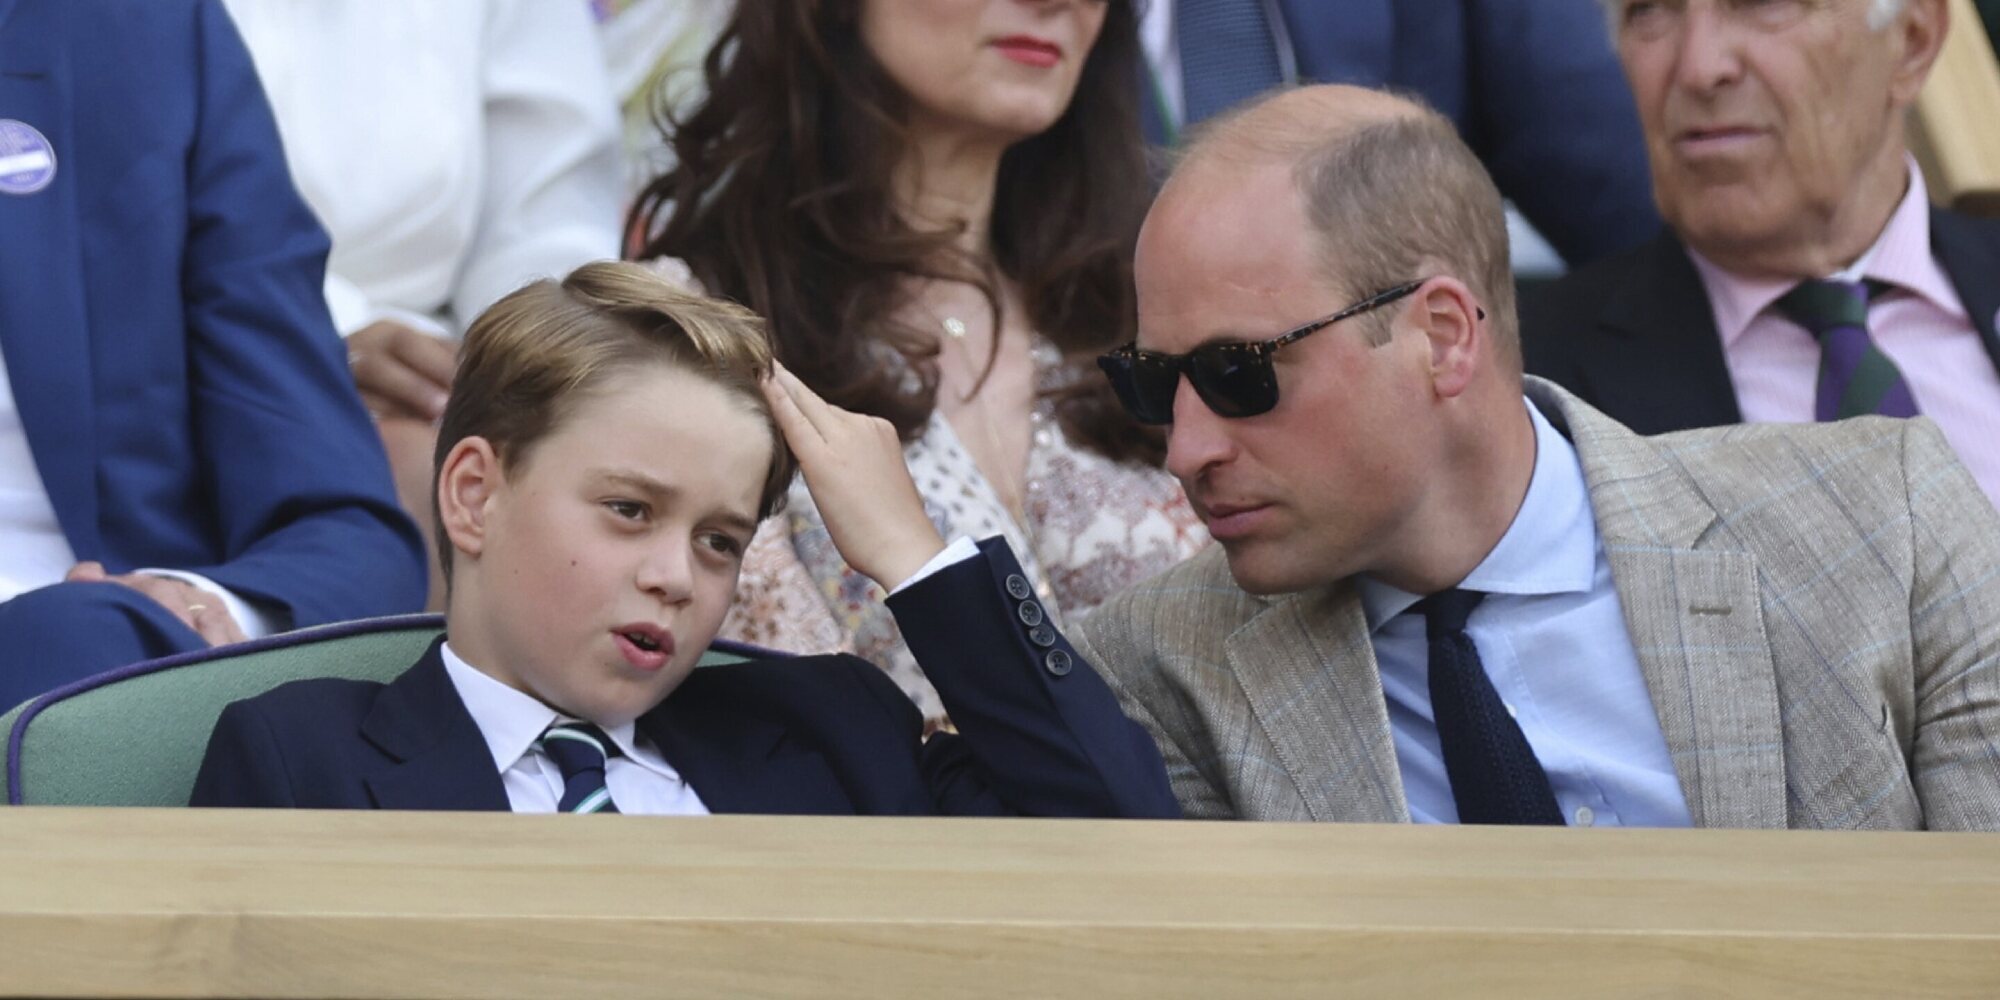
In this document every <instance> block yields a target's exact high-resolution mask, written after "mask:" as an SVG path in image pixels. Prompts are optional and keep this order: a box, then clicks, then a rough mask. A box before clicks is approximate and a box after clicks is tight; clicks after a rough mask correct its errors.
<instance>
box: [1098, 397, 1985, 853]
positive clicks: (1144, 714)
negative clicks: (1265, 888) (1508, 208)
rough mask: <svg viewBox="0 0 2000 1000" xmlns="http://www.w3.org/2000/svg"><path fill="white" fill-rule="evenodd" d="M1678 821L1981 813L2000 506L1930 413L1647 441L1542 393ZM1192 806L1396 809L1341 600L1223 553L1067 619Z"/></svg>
mask: <svg viewBox="0 0 2000 1000" xmlns="http://www.w3.org/2000/svg"><path fill="white" fill-rule="evenodd" d="M1527 393H1528V395H1529V398H1530V399H1531V400H1532V401H1533V402H1534V403H1535V404H1536V405H1537V406H1538V407H1539V408H1540V409H1541V410H1542V412H1543V413H1544V414H1546V415H1547V416H1548V417H1549V419H1550V420H1551V421H1552V422H1553V423H1554V424H1555V425H1556V426H1557V427H1558V428H1559V429H1562V430H1564V432H1565V433H1566V434H1568V436H1569V437H1570V439H1571V440H1572V441H1574V442H1575V443H1576V449H1577V453H1578V455H1579V456H1580V457H1581V459H1582V462H1583V470H1584V476H1585V479H1586V480H1587V481H1588V483H1589V487H1590V499H1591V504H1592V506H1593V507H1594V509H1595V511H1596V516H1597V529H1598V534H1599V537H1600V538H1601V539H1602V540H1603V543H1604V546H1605V550H1606V553H1607V556H1608V558H1609V559H1610V561H1611V570H1612V577H1613V579H1614V581H1615V583H1616V586H1617V588H1618V596H1619V598H1620V600H1621V601H1622V603H1623V605H1624V611H1625V623H1626V627H1627V628H1628V629H1629V630H1630V631H1631V634H1632V640H1633V645H1634V646H1635V647H1637V649H1638V653H1639V661H1640V664H1641V666H1642V668H1643V670H1644V672H1645V676H1646V684H1647V687H1648V689H1649V690H1650V691H1651V693H1652V699H1653V708H1654V711H1655V712H1656V713H1658V715H1659V719H1660V727H1661V729H1662V730H1663V731H1664V732H1665V734H1666V738H1667V747H1668V749H1669V750H1670V751H1671V753H1672V755H1673V762H1674V769H1675V770H1676V772H1678V774H1679V777H1680V785H1681V790H1682V792H1683V793H1685V795H1686V797H1687V803H1688V809H1689V811H1690V812H1691V813H1692V815H1693V817H1694V822H1695V825H1697V826H1719V827H1808V828H1850V829H1852V828H1865V829H1915V828H1922V827H1930V828H1935V829H1983V830H1996V829H2000V514H1996V513H1995V511H1994V509H1993V507H1992V505H1991V504H1990V503H1989V502H1988V501H1987V499H1986V497H1985V496H1984V495H1983V494H1981V493H1980V492H1979V489H1978V488H1977V487H1976V486H1975V485H1974V484H1973V481H1972V478H1971V476H1970V475H1969V474H1968V473H1967V472H1966V471H1965V469H1964V468H1963V467H1962V466H1961V465H1960V464H1959V462H1958V460H1957V459H1956V458H1955V457H1953V455H1952V453H1951V450H1950V449H1949V447H1947V446H1946V444H1945V441H1944V438H1943V437H1942V436H1941V435H1940V434H1939V433H1938V430H1937V427H1936V426H1935V425H1934V424H1932V423H1931V422H1930V421H1928V420H1924V419H1921V418H1920V419H1917V420H1907V421H1892V420H1885V419H1878V418H1866V419H1861V420H1851V421H1847V422H1844V423H1840V424H1826V425H1779V424H1760V425H1748V426H1737V427H1726V428H1713V429H1708V430H1699V431H1687V432H1684V433H1679V434H1671V435H1666V436H1663V437H1653V438H1646V437H1640V436H1638V435H1636V434H1633V433H1632V432H1631V431H1629V430H1627V429H1625V428H1624V427H1623V426H1621V425H1619V424H1617V423H1616V422H1614V421H1612V420H1611V419H1610V418H1608V417H1606V416H1604V415H1603V414H1601V413H1599V412H1597V411H1596V410H1593V409H1591V408H1590V407H1589V406H1586V405H1585V404H1583V403H1582V402H1580V401H1578V400H1577V399H1576V398H1575V397H1574V396H1571V395H1569V394H1568V393H1566V392H1564V391H1563V390H1561V389H1559V388H1557V387H1556V386H1554V385H1553V384H1551V383H1548V382H1543V381H1541V380H1538V379H1533V378H1530V379H1529V380H1528V385H1527ZM1069 632H1070V633H1071V635H1072V637H1073V638H1075V639H1077V640H1078V641H1077V646H1078V647H1079V649H1081V650H1082V652H1083V653H1084V655H1086V656H1088V657H1089V658H1090V661H1091V662H1092V663H1094V664H1096V665H1097V666H1098V667H1099V669H1100V670H1101V671H1102V672H1103V673H1104V674H1105V675H1106V677H1107V679H1109V680H1111V681H1112V682H1113V686H1114V687H1115V688H1116V689H1117V690H1118V691H1119V697H1120V699H1121V700H1122V702H1123V704H1124V707H1125V710H1126V712H1127V713H1128V714H1130V715H1131V716H1132V717H1133V718H1134V719H1137V720H1138V721H1139V722H1140V723H1141V724H1142V725H1144V726H1145V727H1146V728H1147V729H1148V730H1149V731H1150V732H1151V733H1152V734H1153V738H1154V739H1155V741H1157V742H1158V743H1159V745H1160V751H1161V753H1162V754H1163V755H1164V756H1165V757H1166V760H1167V769H1168V772H1169V775H1170V776H1171V778H1172V779H1173V785H1174V791H1175V794H1176V795H1177V796H1178V797H1179V799H1180V801H1181V805H1182V807H1183V808H1184V809H1185V810H1186V811H1187V814H1188V815H1189V816H1192V817H1213V818H1226V817H1238V818H1243V819H1270V820H1323V821H1343V822H1408V821H1409V810H1408V807H1407V806H1406V804H1405V801H1404V797H1403V786H1402V778H1401V775H1400V774H1399V773H1398V770H1397V766H1396V754H1395V748H1394V745H1393V743H1392V742H1391V739H1390V734H1389V718H1388V712H1387V708H1386V706H1385V705H1384V702H1383V697H1382V685H1381V680H1380V678H1379V676H1378V675H1377V673H1376V666H1375V656H1374V651H1373V649H1372V647H1371V646H1370V644H1369V640H1368V631H1367V625H1366V622H1365V620H1364V618H1363V616H1362V611H1361V602H1360V600H1359V598H1358V597H1357V596H1356V591H1355V589H1354V587H1353V586H1352V584H1351V583H1350V582H1348V581H1342V582H1340V583H1336V584H1334V585H1331V586H1329V587H1325V588H1321V589H1317V590H1312V591H1305V592H1300V593H1295V594H1286V595H1280V596H1277V597H1272V598H1268V599H1267V598H1259V597H1254V596H1252V595H1250V594H1247V593H1245V592H1244V591H1243V590H1241V589H1240V588H1238V587H1237V586H1236V584H1235V582H1234V580H1233V579H1232V578H1231V577H1230V575H1229V565H1228V562H1227V561H1226V560H1225V558H1224V556H1223V552H1222V551H1221V549H1220V547H1219V546H1217V547H1212V548H1210V549H1209V550H1208V551H1206V552H1204V553H1202V554H1201V555H1199V556H1197V557H1195V558H1194V559H1191V560H1189V561H1188V562H1186V563H1183V564H1181V565H1180V566H1178V567H1176V568H1174V569H1173V570H1170V571H1168V572H1167V573H1166V574H1164V575H1162V576H1159V577H1156V578H1154V579H1153V580H1150V581H1148V582H1146V583H1144V584H1141V585H1139V586H1138V587H1135V588H1133V589H1132V590H1129V591H1127V592H1125V593H1124V594H1121V595H1119V596H1118V597H1117V598H1115V599H1113V600H1112V601H1111V602H1110V603H1108V604H1106V605H1104V606H1102V607H1100V608H1099V609H1098V610H1097V611H1096V612H1095V613H1093V614H1092V615H1091V616H1090V617H1089V618H1087V619H1086V620H1085V621H1083V622H1082V623H1081V624H1080V625H1077V626H1073V627H1072V628H1070V629H1069Z"/></svg>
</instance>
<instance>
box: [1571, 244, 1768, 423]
mask: <svg viewBox="0 0 2000 1000" xmlns="http://www.w3.org/2000/svg"><path fill="white" fill-rule="evenodd" d="M1598 327H1599V330H1600V332H1602V334H1603V336H1601V337H1594V338H1591V340H1590V341H1589V342H1588V345H1587V347H1588V349H1587V350H1579V352H1578V354H1579V357H1578V358H1577V365H1578V368H1579V369H1580V371H1581V373H1582V377H1583V379H1584V382H1585V384H1587V385H1588V386H1589V387H1590V393H1591V395H1592V398H1595V399H1601V400H1616V401H1617V411H1618V413H1619V414H1621V417H1622V419H1623V422H1624V423H1625V424H1627V425H1628V426H1630V427H1631V428H1632V429H1633V430H1636V431H1638V432H1639V433H1641V434H1657V433H1661V432H1663V431H1669V430H1681V429H1683V428H1687V427H1712V426H1716V425H1720V424H1734V423H1741V422H1742V420H1743V417H1742V413H1741V412H1740V410H1739V409H1738V408H1737V405H1736V388H1735V386H1734V385H1733V384H1731V382H1730V381H1729V365H1728V363H1727V362H1726V361H1725V360H1724V359H1723V354H1722V336H1721V334H1719V333H1717V332H1716V329H1715V315H1714V313H1713V312H1712V311H1711V308H1710V305H1709V301H1708V289H1707V288H1706V287H1704V286H1703V285H1702V283H1701V275H1700V274H1699V273H1698V272H1696V271H1695V268H1694V262H1693V261H1692V260H1690V259H1689V258H1688V255H1687V251H1686V250H1685V249H1683V248H1682V247H1681V244H1680V241H1678V240H1676V239H1675V238H1674V237H1673V235H1672V234H1671V233H1662V234H1661V235H1659V236H1658V237H1655V238H1654V240H1653V242H1651V243H1649V244H1647V245H1646V246H1645V247H1643V248H1642V249H1640V250H1639V251H1638V256H1637V258H1635V260H1634V262H1633V266H1632V267H1631V268H1629V269H1628V270H1626V272H1625V273H1624V275H1623V278H1622V281H1621V282H1620V284H1619V286H1618V289H1617V291H1616V292H1614V293H1613V294H1612V295H1611V297H1610V298H1609V299H1607V300H1606V302H1605V306H1604V311H1603V312H1602V313H1601V314H1600V315H1599V316H1598Z"/></svg>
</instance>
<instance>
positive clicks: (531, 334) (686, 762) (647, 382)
mask: <svg viewBox="0 0 2000 1000" xmlns="http://www.w3.org/2000/svg"><path fill="white" fill-rule="evenodd" d="M787 442H789V444H790V448H789V449H788V448H787V447H786V444H787ZM794 455H796V463H797V465H798V466H799V467H801V468H802V469H803V471H804V473H805V476H806V482H807V486H808V487H809V488H810V489H811V491H812V493H813V497H814V499H815V500H816V501H817V502H818V504H819V506H820V507H821V509H822V511H823V512H824V513H825V515H826V521H827V528H828V531H829V533H830V534H831V535H832V536H833V541H834V543H835V545H836V546H838V547H839V549H840V550H841V552H842V554H843V555H845V556H846V557H847V558H848V560H849V562H850V563H851V564H852V565H853V566H855V568H857V569H858V570H860V571H861V572H863V573H866V574H867V575H869V576H870V577H871V578H873V579H874V580H876V581H877V582H878V583H880V584H882V586H883V588H884V589H885V590H888V591H889V592H890V594H891V596H890V598H889V605H890V607H891V609H892V610H893V611H894V613H895V615H896V618H897V621H898V623H899V624H900V625H901V626H902V629H903V632H904V635H905V636H906V637H907V638H908V641H909V643H910V647H911V649H912V650H913V651H914V652H916V654H917V658H918V660H919V662H920V663H922V664H923V665H924V667H925V669H926V670H927V672H928V673H929V675H930V679H931V680H932V681H933V683H934V684H935V685H936V686H937V688H938V691H939V693H940V695H941V696H942V697H943V698H944V700H945V702H946V705H947V707H948V709H949V710H950V712H951V716H952V718H953V720H954V721H955V722H956V723H957V725H958V727H959V732H958V733H944V734H939V735H937V736H935V737H933V738H931V739H930V740H928V741H926V740H924V739H923V735H922V732H923V723H922V719H921V717H920V715H919V713H918V712H917V710H916V708H915V707H914V706H913V705H912V704H911V703H910V702H909V701H908V700H907V699H906V698H905V697H904V696H903V694H902V693H901V692H900V691H899V690H898V689H897V688H896V687H895V686H894V685H893V684H891V683H890V682H889V680H888V679H887V678H886V677H885V676H884V675H883V674H882V673H881V672H880V671H878V670H877V669H875V668H874V667H872V666H870V665H869V664H867V663H866V662H864V661H861V660H858V659H856V658H854V657H852V656H845V655H828V656H811V657H802V658H772V659H764V660H756V661H752V662H748V663H740V664H732V665H728V666H720V667H713V668H708V669H702V670H694V669H693V668H694V665H695V663H696V661H697V660H698V659H699V658H700V656H701V654H702V652H703V650H704V649H705V648H706V647H707V646H708V644H709V641H710V639H711V638H713V637H714V635H715V632H716V630H717V629H718V628H719V627H720V625H721V623H722V618H723V614H724V612H725V611H726V610H727V609H728V607H729V604H730V600H731V597H732V595H733V592H734V590H735V585H736V574H737V569H738V565H739V560H740V558H741V555H742V553H743V550H744V548H745V546H746V545H747V544H748V543H749V541H750V537H751V534H752V532H753V531H754V530H755V529H756V526H757V523H758V521H760V520H761V519H762V518H764V517H766V516H769V515H770V514H771V513H772V511H773V509H774V508H775V507H776V506H777V505H778V503H779V501H780V498H781V497H783V495H784V492H785V488H786V486H787V484H788V482H789V480H790V479H791V476H792V474H793V470H794V457H793V456H794ZM435 498H436V505H437V510H436V516H437V520H438V524H439V529H440V530H439V547H440V549H441V550H442V551H441V556H442V560H443V565H444V567H445V570H446V578H447V580H448V581H449V585H450V586H449V598H448V602H447V606H446V607H447V610H446V629H445V632H446V634H445V638H443V639H441V640H440V641H439V642H438V643H437V644H435V645H433V646H432V647H431V648H430V650H429V651H428V652H426V653H425V654H424V656H423V658H422V659H420V660H419V661H418V662H417V663H416V664H415V665H414V666H412V667H411V668H410V669H409V670H408V671H407V672H405V673H404V674H402V675H401V676H400V677H398V678H397V679H396V680H394V681H392V682H390V683H389V684H386V685H384V684H377V683H371V682H360V681H348V680H335V679H323V680H308V681H298V682H294V683H291V684H286V685H283V686H281V687H279V688H277V689H275V690H272V691H270V692H267V693H265V694H263V695H261V696H259V697H255V698H251V699H248V700H245V701H241V702H237V703H236V704H233V705H231V706H229V707H228V708H227V709H226V710H224V712H223V714H222V717H221V718H220V720H219V721H218V722H217V724H216V727H215V732H214V735H213V736H212V737H211V738H210V741H209V747H208V753H207V756H206V758H205V759H204V761H203V762H202V768H201V773H200V775H199V777H198V778H197V780H196V783H195V789H194V794H193V802H194V804H196V805H216V806H292V807H303V808H357V809H369V808H377V809H492V810H500V809H510V808H511V809H513V810H515V811H518V812H548V811H556V810H560V811H567V812H608V811H623V812H646V813H671V814H702V813H709V812H769V813H861V814H931V813H944V814H972V815H1006V814H1030V815H1050V816H1174V815H1178V808H1177V806H1176V805H1175V802H1174V798H1173V795H1172V792H1171V791H1170V790H1169V788H1168V785H1167V779H1166V775H1165V772H1164V769H1163V767H1162V764H1161V761H1160V757H1159V754H1158V752H1157V751H1156V750H1155V748H1154V746H1153V743H1152V741H1151V740H1150V739H1149V738H1148V737H1147V735H1146V733H1145V732H1144V731H1143V730H1141V729H1140V728H1139V727H1138V726H1137V725H1135V724H1133V723H1132V722H1130V721H1129V720H1127V719H1126V718H1125V717H1124V716H1123V715H1122V714H1121V713H1120V712H1119V709H1118V707H1117V702H1116V699H1115V698H1114V697H1113V695H1112V693H1111V691H1110V690H1109V689H1108V688H1106V687H1105V685H1104V683H1103V681H1102V680H1101V679H1099V678H1098V676H1097V675H1096V673H1094V672H1093V671H1092V670H1091V668H1090V667H1089V666H1088V665H1086V664H1084V663H1083V662H1082V661H1081V659H1080V658H1078V657H1077V656H1076V655H1075V652H1074V651H1073V650H1071V649H1070V648H1069V646H1068V643H1067V642H1065V641H1064V640H1063V639H1062V637H1061V635H1060V634H1059V633H1057V632H1055V631H1054V630H1053V629H1051V628H1048V627H1046V626H1044V625H1043V624H1042V617H1043V616H1042V614H1041V609H1040V608H1039V607H1038V606H1036V605H1035V603H1034V598H1033V594H1032V593H1031V592H1030V591H1029V590H1028V588H1027V586H1026V582H1025V580H1023V579H1022V576H1021V573H1020V569H1019V567H1018V565H1017V564H1016V563H1015V561H1014V557H1013V555H1012V553H1011V552H1009V551H1008V549H1007V547H1006V545H1005V544H1004V543H1003V542H1000V541H998V540H989V541H987V542H985V543H982V544H980V545H977V546H975V545H973V544H972V543H971V542H969V541H966V540H960V541H958V542H955V543H953V545H952V546H949V547H948V546H946V545H945V544H944V542H943V540H942V539H940V538H939V537H938V535H937V532H936V530H935V529H933V528H932V527H931V525H930V522H929V521H928V519H927V518H926V517H925V515H924V513H923V506H922V502H921V500H919V498H918V495H917V492H916V489H915V487H914V486H913V485H912V484H911V483H910V481H909V476H908V473H907V471H906V470H905V468H904V466H903V462H902V451H901V447H900V445H899V443H898V442H897V440H896V436H895V433H894V431H893V430H892V429H891V428H890V426H889V425H888V424H887V423H885V422H883V421H881V420H877V419H875V418H871V417H862V416H858V415H856V414H852V413H848V412H846V411H844V410H841V409H838V408H836V407H833V406H831V405H829V404H827V403H826V402H824V401H823V400H821V399H819V398H818V397H817V396H815V395H813V393H812V392H811V391H810V390H808V389H807V388H806V387H805V386H804V385H802V384H801V383H799V382H798V380H797V379H795V378H793V377H792V376H791V375H790V373H789V372H785V371H784V370H783V369H782V368H780V367H778V366H776V365H775V364H774V363H773V361H772V359H771V356H770V348H769V346H768V341H767V340H766V338H765V336H764V333H763V329H762V326H761V324H760V322H759V321H758V320H757V319H756V317H754V316H753V315H751V314H750V313H749V312H747V311H745V310H742V309H740V308H738V307H735V306H733V305H729V304H726V303H722V302H717V301H714V300H709V299H703V298H699V297H696V296H692V295H688V294H686V293H684V292H680V291H678V290H676V289H675V288H673V287H672V286H671V285H669V284H667V283H666V282H664V281H662V280H660V279H659V278H657V277H655V276H653V275H652V274H650V273H649V272H647V271H646V270H644V269H643V268H640V267H637V266H635V265H630V264H614V263H603V264H592V265H588V266H585V267H583V268H581V269H579V270H578V271H576V272H575V273H574V274H572V275H570V276H569V277H568V278H567V279H565V280H564V281H562V282H561V283H556V282H552V281H544V282H540V283H537V284H534V285H530V286H528V287H526V288H523V289H521V290H520V291H518V292H516V293H514V294H513V295H511V296H508V297H507V298H506V299H503V300H502V301H500V302H499V303H497V304H496V305H494V306H493V308H492V309H490V310H488V311H487V313H486V314H485V315H483V316H481V317H480V318H479V320H478V321H477V322H475V323H474V324H473V325H472V328H471V329H470V330H469V331H468V332H467V334H466V338H465V344H464V349H463V355H462V357H461V361H460V367H459V371H458V376H457V379H456V381H455V383H454V388H453V391H452V397H451V401H450V403H449V405H448V406H447V408H446V411H445V415H444V418H443V422H442V425H441V427H440V429H439V435H438V458H437V485H436V494H435Z"/></svg>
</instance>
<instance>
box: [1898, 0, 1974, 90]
mask: <svg viewBox="0 0 2000 1000" xmlns="http://www.w3.org/2000/svg"><path fill="white" fill-rule="evenodd" d="M1950 27H1951V11H1950V3H1949V2H1948V0H1904V3H1903V9H1902V11H1901V12H1900V13H1898V14H1897V15H1896V19H1895V20H1894V21H1892V22H1890V24H1889V26H1888V27H1887V28H1886V29H1884V30H1885V31H1888V32H1892V33H1894V34H1895V36H1896V38H1895V41H1896V44H1897V45H1898V47H1899V51H1898V52H1897V57H1896V65H1895V68H1894V70H1893V72H1892V73H1891V75H1890V77H1889V99H1890V101H1891V102H1892V103H1893V104H1894V105H1895V106H1896V107H1899V108H1907V107H1909V106H1910V105H1912V104H1915V103H1916V101H1917V94H1918V93H1919V92H1920V91H1922V90H1923V89H1924V81H1925V80H1926V79H1928V78H1929V77H1930V75H1931V67H1932V66H1934V65H1935V64H1936V63H1937V59H1938V53H1940V52H1942V51H1944V39H1945V33H1946V31H1947V30H1948V29H1949V28H1950ZM1968 30H1971V31H1977V30H1979V25H1978V23H1977V22H1975V23H1973V24H1972V25H1970V26H1969V27H1968Z"/></svg>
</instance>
